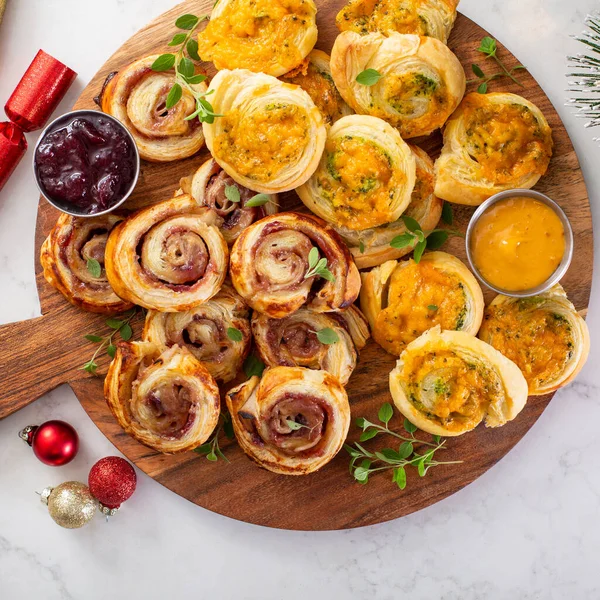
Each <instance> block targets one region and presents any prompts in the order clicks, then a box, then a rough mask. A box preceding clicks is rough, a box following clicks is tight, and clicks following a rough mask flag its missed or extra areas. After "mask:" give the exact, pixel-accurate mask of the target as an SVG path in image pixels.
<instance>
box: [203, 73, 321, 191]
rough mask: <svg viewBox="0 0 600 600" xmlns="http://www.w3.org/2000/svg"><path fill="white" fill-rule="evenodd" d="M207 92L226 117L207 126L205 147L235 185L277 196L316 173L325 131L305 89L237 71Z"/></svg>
mask: <svg viewBox="0 0 600 600" xmlns="http://www.w3.org/2000/svg"><path fill="white" fill-rule="evenodd" d="M209 91H211V92H213V94H212V96H211V103H212V106H213V109H214V111H215V112H216V113H219V114H221V115H223V116H222V117H220V118H218V119H215V120H214V123H204V124H203V128H204V135H205V137H206V145H207V146H208V149H209V150H210V151H211V153H212V155H213V157H214V159H215V160H216V161H217V162H218V163H219V164H220V165H221V167H222V168H223V169H224V170H225V171H227V173H228V174H229V175H230V176H231V177H232V178H233V179H234V180H235V181H236V182H237V183H239V184H240V185H243V186H244V187H247V188H248V189H251V190H255V191H257V192H262V193H265V194H274V193H278V192H285V191H288V190H292V189H295V188H297V187H298V186H300V185H302V184H303V183H304V182H305V181H306V180H307V179H308V178H309V177H310V176H311V175H312V174H313V173H314V172H315V169H316V168H317V165H318V164H319V159H320V158H321V154H322V153H323V148H324V146H325V138H326V136H327V130H326V127H325V122H324V120H323V116H322V115H321V112H320V111H319V109H318V108H317V107H316V106H315V104H314V102H313V101H312V100H311V98H310V96H309V95H308V94H307V93H306V92H305V91H304V90H303V89H302V88H300V87H298V86H296V85H292V84H290V83H283V82H282V81H279V80H278V79H275V77H271V76H270V75H265V74H264V73H251V72H250V71H247V70H243V69H236V70H235V71H219V73H217V75H216V76H215V78H214V79H213V80H212V82H211V84H210V88H209Z"/></svg>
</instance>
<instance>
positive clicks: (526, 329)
mask: <svg viewBox="0 0 600 600" xmlns="http://www.w3.org/2000/svg"><path fill="white" fill-rule="evenodd" d="M479 337H480V338H481V339H482V340H483V341H484V342H487V343H488V344H491V345H492V346H493V347H494V348H496V350H499V351H500V352H501V353H502V354H504V356H506V357H508V358H510V360H512V361H513V362H515V363H516V364H517V365H518V367H519V368H520V369H521V371H522V372H523V375H525V379H526V380H527V383H528V384H529V394H530V395H531V396H541V395H543V394H550V393H551V392H555V391H556V390H557V389H559V388H561V387H563V386H565V385H567V384H568V383H570V382H571V381H573V379H575V377H577V374H578V373H579V371H581V369H582V368H583V365H584V364H585V362H586V360H587V358H588V355H589V352H590V334H589V331H588V327H587V325H586V322H585V321H584V319H583V318H582V317H581V316H580V315H579V313H578V312H577V311H576V310H575V307H574V306H573V304H572V303H571V302H570V301H569V300H568V298H567V295H566V293H565V291H564V290H563V288H562V287H561V286H560V285H558V284H557V285H555V286H554V287H553V288H551V289H550V290H548V291H547V292H544V293H543V294H540V295H538V296H533V297H531V298H509V297H507V296H502V295H500V296H496V298H495V299H494V300H493V302H492V303H491V304H490V306H488V307H487V308H486V311H485V315H484V319H483V325H482V327H481V330H480V331H479Z"/></svg>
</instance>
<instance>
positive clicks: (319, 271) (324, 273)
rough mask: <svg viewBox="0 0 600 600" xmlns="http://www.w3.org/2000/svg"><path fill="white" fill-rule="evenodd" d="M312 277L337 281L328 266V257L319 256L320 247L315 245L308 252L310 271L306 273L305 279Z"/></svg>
mask: <svg viewBox="0 0 600 600" xmlns="http://www.w3.org/2000/svg"><path fill="white" fill-rule="evenodd" d="M310 277H322V278H323V279H326V280H327V281H335V277H334V275H333V273H332V272H331V271H330V270H329V269H328V268H327V259H326V258H320V257H319V249H318V248H315V247H314V246H313V247H312V248H311V249H310V252H309V253H308V271H307V272H306V274H305V275H304V279H309V278H310Z"/></svg>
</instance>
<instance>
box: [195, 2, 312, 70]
mask: <svg viewBox="0 0 600 600" xmlns="http://www.w3.org/2000/svg"><path fill="white" fill-rule="evenodd" d="M316 15H317V7H316V6H315V3H314V2H313V0H219V1H218V2H217V3H216V4H215V7H214V8H213V10H212V13H211V15H210V21H209V23H208V25H207V26H206V29H205V30H204V31H202V32H201V33H200V34H199V35H198V52H199V54H200V57H201V58H202V60H206V61H211V62H213V63H214V64H215V67H216V68H217V69H248V70H250V71H254V72H262V73H267V74H269V75H273V76H275V77H279V76H280V75H283V74H284V73H287V72H288V71H291V70H292V69H293V68H295V67H297V66H298V65H299V64H300V63H301V62H302V61H303V60H304V58H305V57H306V56H307V55H308V53H309V52H310V51H311V50H312V49H313V46H314V45H315V42H316V41H317V24H316V20H315V18H316Z"/></svg>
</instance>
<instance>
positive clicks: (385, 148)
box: [296, 115, 416, 231]
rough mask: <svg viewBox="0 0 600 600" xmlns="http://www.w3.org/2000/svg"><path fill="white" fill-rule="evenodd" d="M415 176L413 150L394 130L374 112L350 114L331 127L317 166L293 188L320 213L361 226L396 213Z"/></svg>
mask: <svg viewBox="0 0 600 600" xmlns="http://www.w3.org/2000/svg"><path fill="white" fill-rule="evenodd" d="M415 177H416V161H415V157H414V154H413V152H412V150H411V149H410V147H409V146H408V144H407V143H406V142H405V141H404V140H403V139H402V138H401V137H400V134H399V133H398V131H397V130H395V129H394V128H393V127H392V126H391V125H388V124H387V123H386V122H385V121H383V120H381V119H378V118H377V117H370V116H365V115H350V116H348V117H343V118H342V119H340V120H339V121H337V122H336V123H335V124H334V125H333V126H332V127H331V129H330V130H329V132H328V134H327V141H326V143H325V152H324V153H323V156H322V158H321V162H320V163H319V166H318V167H317V170H316V171H315V173H314V174H313V176H312V177H311V178H310V179H309V180H308V181H307V182H306V183H305V184H304V185H303V186H301V187H299V188H298V189H297V190H296V191H297V193H298V195H299V196H300V199H301V200H302V202H304V204H305V205H306V207H307V208H309V209H310V210H311V211H312V212H314V213H315V214H317V215H318V216H319V217H321V218H322V219H325V220H326V221H328V222H329V223H331V224H332V225H334V226H338V227H344V228H347V229H352V230H357V231H362V230H364V229H369V228H372V227H377V226H378V225H383V224H385V223H390V222H392V221H395V220H397V219H398V218H399V217H400V215H401V214H402V213H403V212H404V211H405V210H406V207H407V206H408V204H409V203H410V201H411V195H412V192H413V190H414V187H415Z"/></svg>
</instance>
